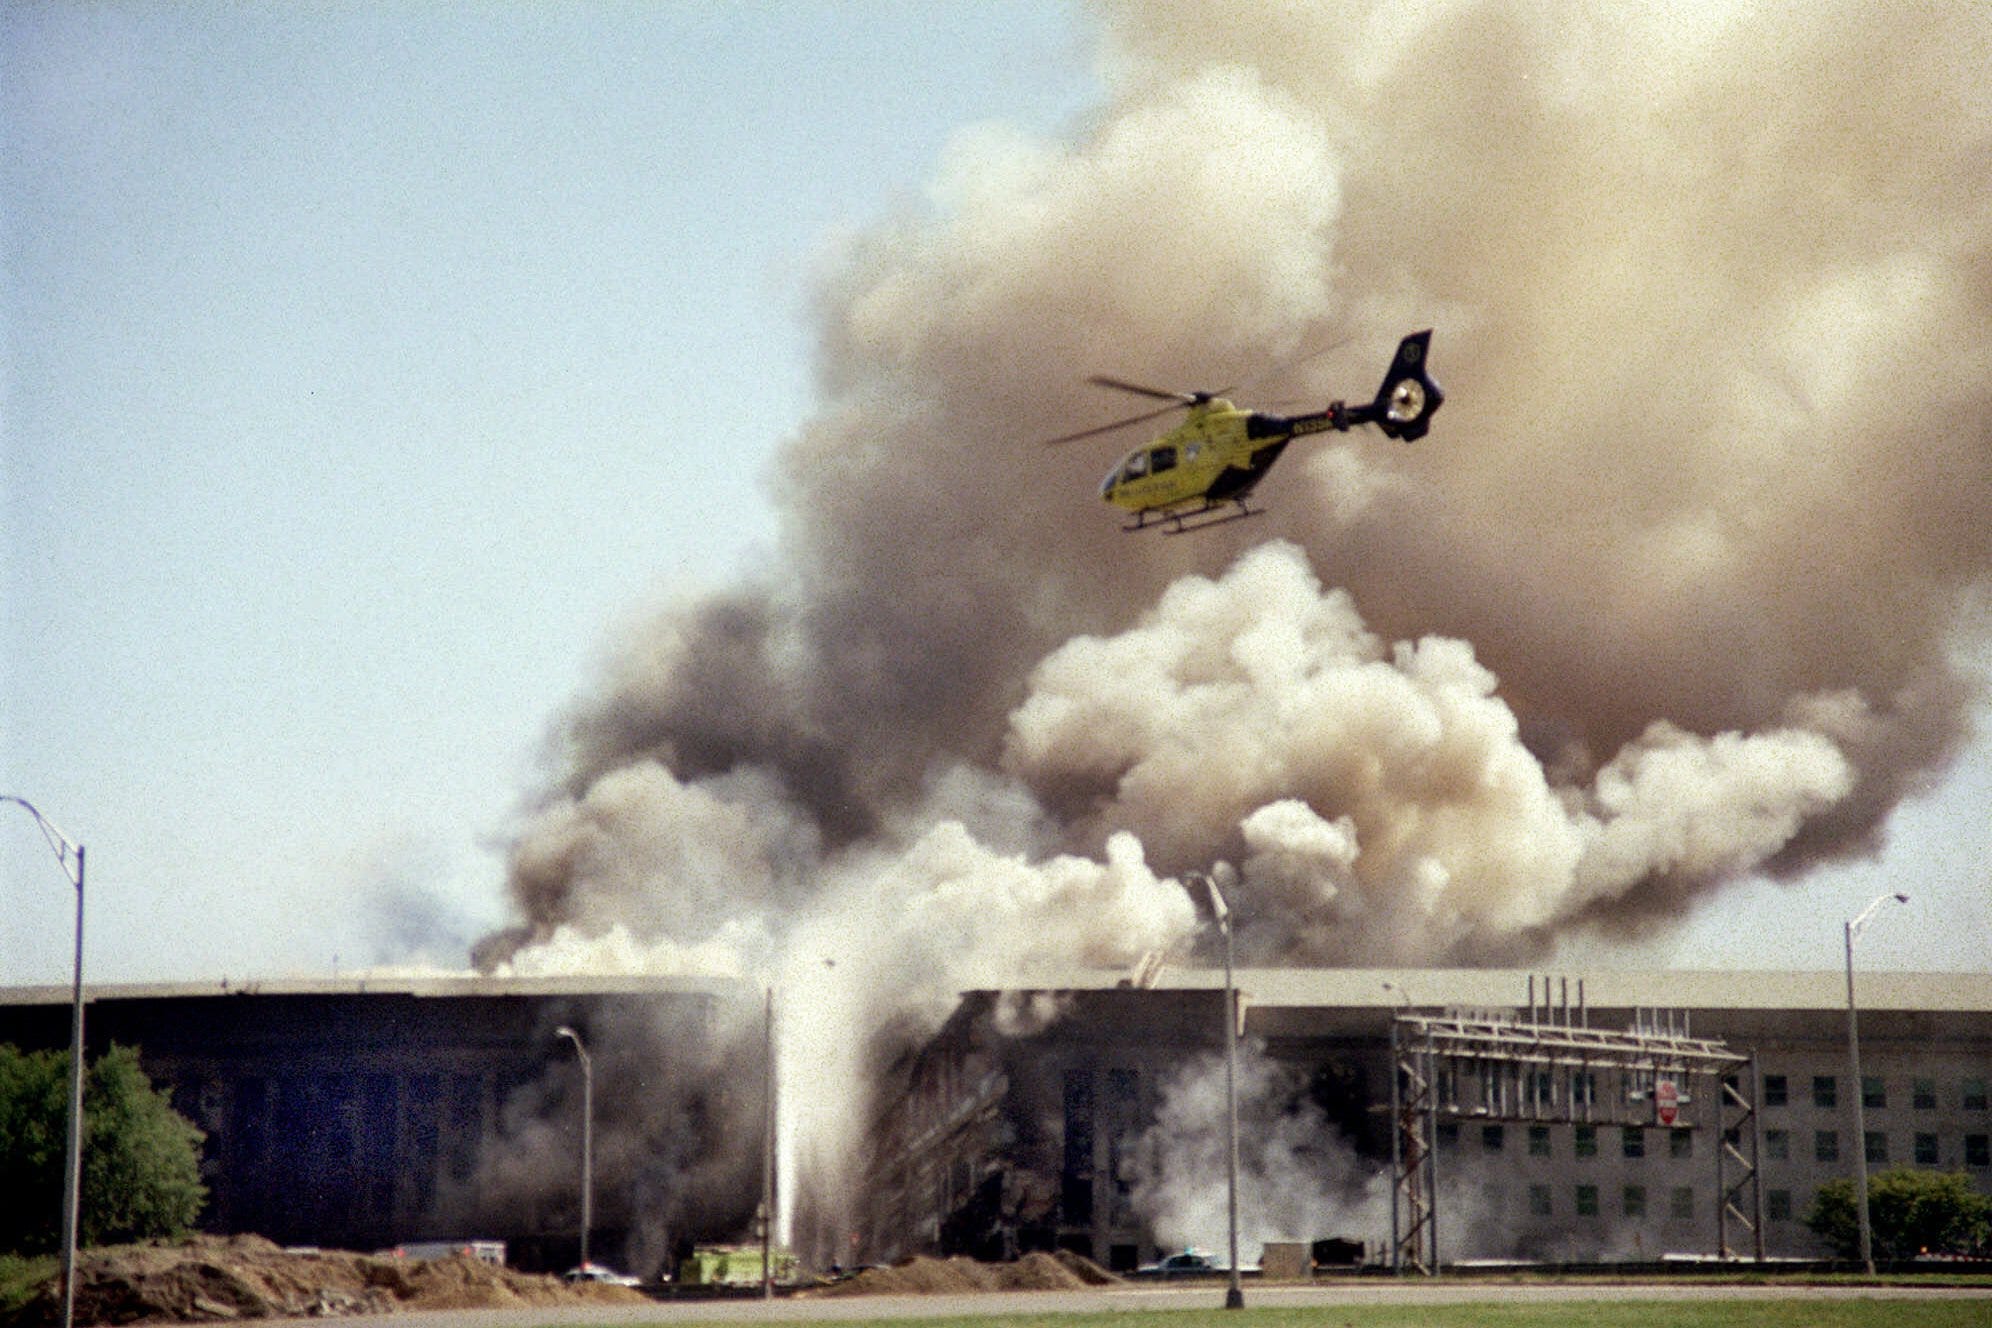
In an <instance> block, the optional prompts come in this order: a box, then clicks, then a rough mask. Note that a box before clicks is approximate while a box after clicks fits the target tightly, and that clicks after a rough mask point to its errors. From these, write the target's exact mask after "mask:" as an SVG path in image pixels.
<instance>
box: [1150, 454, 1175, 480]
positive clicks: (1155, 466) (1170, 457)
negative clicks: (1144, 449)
mask: <svg viewBox="0 0 1992 1328" xmlns="http://www.w3.org/2000/svg"><path fill="white" fill-rule="evenodd" d="M1175 468H1176V449H1175V448H1173V447H1158V448H1155V449H1153V450H1151V451H1150V452H1149V454H1148V469H1149V471H1150V472H1151V473H1153V474H1156V475H1160V474H1161V473H1162V472H1163V471H1165V470H1174V469H1175Z"/></svg>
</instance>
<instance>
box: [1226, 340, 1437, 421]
mask: <svg viewBox="0 0 1992 1328" xmlns="http://www.w3.org/2000/svg"><path fill="white" fill-rule="evenodd" d="M1431 343H1432V332H1431V329H1430V328H1427V329H1425V330H1424V331H1423V332H1413V333H1412V334H1411V335H1410V336H1408V337H1406V338H1404V340H1402V341H1400V342H1398V343H1397V355H1396V357H1395V358H1394V359H1392V360H1391V362H1390V371H1389V372H1388V373H1386V374H1385V375H1384V376H1383V386H1382V387H1380V388H1378V389H1377V393H1376V399H1375V400H1374V401H1362V402H1357V403H1355V404H1354V405H1350V404H1347V403H1345V402H1341V401H1336V402H1333V403H1331V404H1330V405H1329V407H1328V409H1326V410H1324V411H1320V412H1318V413H1316V414H1313V415H1294V416H1289V417H1285V418H1282V417H1280V416H1276V415H1268V416H1263V417H1260V418H1259V419H1256V420H1254V421H1253V422H1252V424H1253V429H1252V432H1253V433H1254V434H1255V435H1257V434H1260V433H1264V434H1266V435H1268V436H1271V435H1275V434H1281V433H1284V434H1286V435H1288V436H1298V435H1300V434H1308V433H1327V432H1329V431H1331V430H1332V431H1334V432H1336V433H1346V432H1348V431H1349V430H1350V429H1353V428H1355V427H1356V426H1357V425H1359V424H1374V425H1375V426H1376V427H1377V428H1379V429H1381V430H1383V431H1384V433H1385V434H1387V435H1388V436H1390V437H1392V438H1401V439H1403V440H1404V441H1405V442H1407V443H1409V442H1415V441H1417V440H1418V439H1420V438H1423V437H1424V436H1425V433H1426V431H1427V430H1429V429H1430V428H1431V427H1432V426H1431V421H1432V416H1433V415H1435V414H1437V413H1438V409H1439V407H1440V406H1441V405H1443V404H1445V399H1446V394H1445V393H1444V392H1443V391H1441V390H1440V389H1439V385H1438V384H1437V383H1435V382H1433V381H1432V377H1431V375H1430V374H1428V373H1426V372H1425V355H1426V352H1427V351H1428V350H1430V348H1431Z"/></svg>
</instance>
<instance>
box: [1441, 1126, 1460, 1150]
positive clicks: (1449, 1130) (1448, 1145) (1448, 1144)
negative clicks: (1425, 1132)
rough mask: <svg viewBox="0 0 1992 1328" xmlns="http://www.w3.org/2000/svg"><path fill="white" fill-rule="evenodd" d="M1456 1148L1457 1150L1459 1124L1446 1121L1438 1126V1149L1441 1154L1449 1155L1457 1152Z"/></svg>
mask: <svg viewBox="0 0 1992 1328" xmlns="http://www.w3.org/2000/svg"><path fill="white" fill-rule="evenodd" d="M1458 1148H1459V1122H1458V1121H1446V1122H1445V1123H1444V1124H1442V1125H1440V1126H1439V1149H1440V1151H1442V1152H1447V1153H1450V1152H1453V1151H1455V1150H1457V1149H1458Z"/></svg>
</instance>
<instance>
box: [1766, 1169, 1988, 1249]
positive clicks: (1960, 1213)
mask: <svg viewBox="0 0 1992 1328" xmlns="http://www.w3.org/2000/svg"><path fill="white" fill-rule="evenodd" d="M1855 1205H1856V1201H1855V1194H1854V1182H1853V1181H1852V1180H1849V1179H1845V1178H1842V1179H1839V1180H1829V1181H1827V1182H1826V1183H1825V1184H1824V1185H1821V1186H1820V1187H1819V1192H1818V1194H1816V1195H1815V1196H1813V1200H1812V1207H1811V1208H1810V1209H1808V1210H1807V1211H1806V1214H1805V1225H1807V1226H1809V1227H1811V1228H1812V1229H1813V1230H1814V1231H1815V1232H1817V1233H1818V1234H1819V1235H1820V1236H1822V1237H1823V1238H1824V1239H1825V1240H1826V1241H1827V1243H1829V1244H1830V1245H1832V1246H1833V1248H1834V1249H1835V1250H1836V1251H1838V1252H1839V1254H1840V1255H1841V1257H1842V1258H1847V1259H1854V1258H1859V1257H1860V1244H1861V1237H1860V1215H1859V1212H1858V1210H1857V1208H1856V1206H1855ZM1989 1224H1992V1197H1988V1196H1986V1195H1983V1194H1980V1193H1978V1192H1977V1191H1976V1190H1974V1189H1972V1188H1971V1178H1970V1177H1969V1176H1967V1175H1965V1174H1964V1173H1963V1172H1961V1171H1918V1170H1915V1169H1914V1168H1910V1167H1899V1168H1897V1169H1895V1170H1893V1171H1884V1172H1881V1173H1879V1174H1878V1175H1875V1176H1873V1177H1871V1178H1870V1179H1869V1181H1868V1226H1869V1229H1870V1231H1871V1234H1872V1236H1873V1239H1874V1253H1875V1257H1876V1258H1878V1259H1913V1258H1915V1257H1916V1256H1917V1255H1918V1254H1921V1253H1930V1254H1962V1253H1967V1252H1970V1251H1974V1250H1977V1249H1979V1248H1981V1247H1983V1246H1984V1244H1985V1242H1986V1239H1987V1235H1988V1230H1992V1225H1989Z"/></svg>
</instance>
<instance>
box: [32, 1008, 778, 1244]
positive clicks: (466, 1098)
mask: <svg viewBox="0 0 1992 1328" xmlns="http://www.w3.org/2000/svg"><path fill="white" fill-rule="evenodd" d="M563 987H564V988H565V989H563ZM737 996H738V993H733V992H731V991H730V990H729V989H727V988H724V987H711V988H709V989H699V988H696V987H678V988H672V987H669V986H663V985H655V986H650V987H644V986H642V985H630V984H623V985H622V987H621V988H620V989H617V988H615V987H614V986H611V987H610V989H607V990H601V989H598V990H588V989H586V988H585V986H582V985H578V984H542V985H540V986H533V985H531V984H517V985H513V984H504V983H465V982H457V981H441V982H434V983H421V982H415V983H403V984H389V985H387V986H385V987H384V988H383V987H380V986H376V987H374V988H372V989H369V988H368V987H367V985H366V984H364V983H359V982H349V983H344V984H341V983H318V984H290V985H277V986H268V987H263V988H258V989H253V990H239V989H238V990H223V989H221V988H219V987H216V988H196V987H153V988H128V989H103V990H98V991H95V992H93V993H92V996H91V999H90V1002H89V1006H88V1013H87V1020H86V1029H87V1042H88V1045H89V1049H90V1054H91V1055H92V1056H94V1055H97V1054H99V1053H100V1052H101V1051H102V1050H103V1049H104V1048H106V1047H108V1046H109V1045H111V1044H112V1043H114V1042H115V1043H118V1044H122V1045H130V1046H136V1047H138V1048H139V1049H140V1053H141V1059H142V1062H143V1064H144V1066H145V1068H146V1071H147V1072H148V1073H149V1074H150V1075H151V1076H152V1078H153V1080H154V1082H155V1084H157V1085H158V1086H159V1087H160V1088H162V1089H164V1090H166V1091H167V1092H168V1093H170V1095H171V1097H172V1101H173V1104H174V1106H175V1107H176V1108H177V1109H178V1110H179V1111H180V1112H181V1113H182V1114H183V1115H185V1116H187V1117H188V1118H189V1119H191V1120H192V1121H193V1122H194V1123H195V1124H196V1125H197V1126H199V1127H200V1128H201V1129H202V1130H203V1131H204V1132H206V1134H207V1142H206V1145H205V1150H204V1157H203V1164H202V1174H203V1178H204V1180H205V1181H206V1183H207V1185H208V1188H209V1201H208V1205H207V1208H206V1211H205V1213H204V1215H203V1218H202V1226H203V1227H204V1228H206V1229H208V1230H212V1231H218V1232H255V1233H258V1234H261V1235H265V1236H268V1237H270V1238H271V1239H273V1240H276V1241H278V1242H280V1243H284V1244H310V1245H320V1246H325V1247H336V1248H350V1249H363V1250H366V1249H377V1248H386V1247H392V1246H395V1245H400V1244H405V1243H408V1242H414V1241H424V1240H453V1239H462V1238H472V1237H478V1238H495V1239H502V1240H505V1241H507V1242H508V1244H509V1246H510V1253H511V1257H512V1262H513V1263H514V1264H517V1265H520V1266H525V1267H541V1268H556V1267H566V1266H569V1265H571V1263H572V1262H573V1260H574V1259H575V1257H576V1255H577V1253H578V1246H579V1225H580V1223H579V1207H580V1203H579V1194H580V1175H581V1168H580V1133H579V1130H580V1096H581V1094H580V1087H581V1084H580V1074H579V1068H578V1064H577V1062H576V1059H575V1056H574V1053H573V1049H572V1047H571V1045H570V1044H569V1043H567V1042H566V1041H564V1040H561V1039H559V1038H557V1037H556V1036H555V1033H554V1030H555V1029H556V1028H557V1027H559V1026H560V1025H563V1024H567V1025H571V1026H573V1027H574V1028H576V1029H577V1030H579V1031H580V1033H581V1035H582V1037H583V1038H584V1039H585V1040H587V1042H588V1043H589V1045H590V1047H591V1050H592V1053H593V1056H594V1068H595V1076H596V1082H595V1130H596V1167H595V1174H594V1198H595V1211H594V1234H593V1239H592V1242H591V1243H592V1246H593V1248H592V1250H591V1253H592V1254H593V1255H594V1256H595V1257H596V1258H598V1259H602V1260H605V1261H609V1262H612V1263H615V1264H617V1265H618V1266H623V1267H631V1266H633V1265H634V1264H636V1263H639V1262H640V1263H643V1264H645V1265H647V1266H645V1267H643V1268H641V1269H640V1270H638V1271H640V1272H642V1273H645V1274H647V1273H650V1272H652V1271H654V1270H655V1266H656V1265H657V1264H659V1263H661V1262H663V1261H664V1260H665V1259H666V1258H667V1257H668V1255H669V1247H670V1245H671V1244H673V1243H677V1242H680V1241H682V1240H683V1239H688V1238H696V1239H712V1238H718V1237H723V1236H731V1235H733V1234H736V1233H737V1230H738V1228H739V1227H741V1226H742V1225H743V1224H744V1223H745V1222H746V1221H747V1220H748V1218H749V1217H750V1216H751V1213H752V1207H753V1202H754V1200H755V1198H756V1197H757V1185H758V1181H757V1178H758V1175H759V1165H760V1164H759V1152H758V1148H759V1138H760V1136H759V1132H758V1130H756V1131H745V1132H742V1131H737V1130H733V1129H730V1128H727V1122H728V1121H730V1120H731V1118H732V1116H733V1114H734V1113H735V1112H739V1113H744V1114H746V1115H749V1116H752V1115H754V1114H755V1113H758V1111H759V1097H758V1092H759V1081H758V1078H754V1077H751V1076H750V1077H748V1080H747V1081H745V1082H742V1083H741V1084H739V1085H737V1086H735V1085H730V1084H729V1085H726V1087H725V1096H724V1100H720V1099H719V1098H716V1097H715V1090H714V1085H713V1077H712V1076H711V1075H710V1074H709V1073H707V1072H706V1069H705V1067H707V1066H709V1064H710V1063H711V1062H712V1061H713V1060H714V1059H715V1058H717V1057H721V1056H723V1055H725V1054H727V1047H726V1043H727V1041H728V1038H729V1036H730V1035H729V1033H728V1031H727V1030H728V1028H729V1027H730V1026H731V1025H730V1022H729V1020H728V1019H727V1018H725V1017H723V1016H725V1015H726V1014H727V1013H728V1010H729V1009H730V1007H732V1006H738V1005H740V1004H741V1002H739V1001H738V1000H737ZM67 999H68V994H67V992H66V991H65V992H48V991H33V992H29V991H19V990H17V991H14V992H9V993H4V994H3V995H0V1042H11V1043H14V1044H16V1045H18V1046H22V1047H25V1048H28V1049H40V1048H66V1047H67V1045H68V1039H69V1028H68V1019H69V1011H68V1005H67ZM674 1069H682V1070H683V1071H685V1072H683V1073H677V1074H674ZM750 1098H751V1100H749V1099H750Z"/></svg>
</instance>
